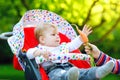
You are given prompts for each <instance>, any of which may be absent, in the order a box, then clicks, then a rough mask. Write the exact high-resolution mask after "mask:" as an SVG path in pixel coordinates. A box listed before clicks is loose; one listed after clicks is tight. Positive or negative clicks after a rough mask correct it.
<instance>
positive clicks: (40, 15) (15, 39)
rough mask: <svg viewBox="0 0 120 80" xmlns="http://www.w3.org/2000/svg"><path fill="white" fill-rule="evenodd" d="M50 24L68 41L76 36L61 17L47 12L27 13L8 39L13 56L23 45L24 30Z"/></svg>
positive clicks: (31, 11)
mask: <svg viewBox="0 0 120 80" xmlns="http://www.w3.org/2000/svg"><path fill="white" fill-rule="evenodd" d="M41 22H42V23H50V24H53V25H55V26H57V27H58V30H59V32H61V33H62V34H65V35H66V36H67V37H68V38H69V39H71V40H72V39H74V38H75V37H76V36H77V34H76V32H75V31H74V29H73V28H72V26H71V25H70V24H69V23H68V22H67V21H66V20H65V19H63V18H62V17H61V16H59V15H57V14H56V13H53V12H50V11H47V10H41V9H36V10H30V11H27V12H26V13H25V14H24V15H23V17H22V18H21V20H20V21H19V22H18V23H17V24H16V25H15V26H14V28H13V36H11V37H10V38H8V44H9V45H10V47H11V50H12V52H13V53H14V54H18V52H19V50H20V49H22V48H23V45H24V28H26V27H27V28H28V27H36V26H35V25H38V24H40V23H41Z"/></svg>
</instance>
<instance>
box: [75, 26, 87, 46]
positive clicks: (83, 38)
mask: <svg viewBox="0 0 120 80" xmlns="http://www.w3.org/2000/svg"><path fill="white" fill-rule="evenodd" d="M76 29H77V31H78V33H79V34H80V36H81V39H82V41H83V42H84V43H85V44H87V43H88V41H89V40H88V37H87V35H86V34H84V33H83V32H82V31H81V30H80V29H78V27H77V26H76Z"/></svg>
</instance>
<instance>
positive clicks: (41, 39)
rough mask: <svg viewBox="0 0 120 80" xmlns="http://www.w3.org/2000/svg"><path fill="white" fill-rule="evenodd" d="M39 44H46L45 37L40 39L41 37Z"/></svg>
mask: <svg viewBox="0 0 120 80" xmlns="http://www.w3.org/2000/svg"><path fill="white" fill-rule="evenodd" d="M39 42H40V44H44V43H45V40H44V37H43V36H40V37H39Z"/></svg>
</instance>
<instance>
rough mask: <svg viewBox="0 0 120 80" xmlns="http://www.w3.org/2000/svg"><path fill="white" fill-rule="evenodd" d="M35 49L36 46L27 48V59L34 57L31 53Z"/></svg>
mask: <svg viewBox="0 0 120 80" xmlns="http://www.w3.org/2000/svg"><path fill="white" fill-rule="evenodd" d="M37 49H38V48H37V47H35V48H30V49H28V51H27V53H26V55H27V57H28V58H29V59H33V58H35V56H34V55H33V53H34V52H35V51H36V50H37Z"/></svg>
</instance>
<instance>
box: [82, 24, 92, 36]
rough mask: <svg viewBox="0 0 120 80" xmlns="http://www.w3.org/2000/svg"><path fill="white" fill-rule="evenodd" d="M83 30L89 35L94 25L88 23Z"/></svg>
mask: <svg viewBox="0 0 120 80" xmlns="http://www.w3.org/2000/svg"><path fill="white" fill-rule="evenodd" d="M82 32H83V33H84V34H86V36H88V35H89V34H90V33H92V27H89V26H88V25H84V27H83V29H82Z"/></svg>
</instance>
